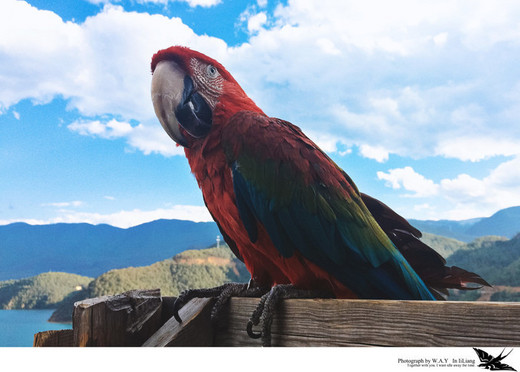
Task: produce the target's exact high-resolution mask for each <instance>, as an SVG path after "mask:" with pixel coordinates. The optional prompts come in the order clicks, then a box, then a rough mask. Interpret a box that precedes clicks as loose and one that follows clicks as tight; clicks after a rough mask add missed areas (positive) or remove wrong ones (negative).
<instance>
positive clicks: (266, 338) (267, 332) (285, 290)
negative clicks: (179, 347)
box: [246, 284, 333, 346]
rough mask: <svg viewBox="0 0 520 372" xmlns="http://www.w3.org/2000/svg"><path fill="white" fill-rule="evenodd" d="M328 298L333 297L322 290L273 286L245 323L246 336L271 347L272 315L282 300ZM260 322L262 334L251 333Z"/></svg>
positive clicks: (289, 285)
mask: <svg viewBox="0 0 520 372" xmlns="http://www.w3.org/2000/svg"><path fill="white" fill-rule="evenodd" d="M330 297H333V296H332V294H331V293H329V292H326V291H322V290H305V289H298V288H296V287H295V286H294V285H292V284H278V285H275V286H274V287H272V288H271V290H270V291H269V292H267V293H266V294H264V295H263V296H262V297H261V298H260V302H259V303H258V305H257V307H256V309H255V311H253V314H252V315H251V318H250V319H249V322H248V323H247V328H246V330H247V334H248V335H249V337H251V338H255V339H256V338H262V346H271V325H272V323H273V315H274V313H275V311H276V308H277V306H278V305H279V304H280V302H281V301H282V300H283V299H289V298H330ZM260 321H262V332H261V333H256V332H254V331H253V326H257V325H258V324H260Z"/></svg>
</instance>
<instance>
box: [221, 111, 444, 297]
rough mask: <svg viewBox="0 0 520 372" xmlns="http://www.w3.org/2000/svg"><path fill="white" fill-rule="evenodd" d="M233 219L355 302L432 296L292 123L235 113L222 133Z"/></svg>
mask: <svg viewBox="0 0 520 372" xmlns="http://www.w3.org/2000/svg"><path fill="white" fill-rule="evenodd" d="M222 145H223V148H224V151H225V153H226V158H227V161H228V163H229V165H230V167H231V172H232V175H233V188H234V192H235V198H236V204H237V207H238V211H239V214H240V218H241V220H242V222H243V224H244V227H245V228H246V230H247V232H248V235H249V238H250V239H251V241H253V242H255V241H256V239H257V236H258V227H257V226H258V225H257V224H261V225H263V227H264V228H265V230H266V231H267V233H268V234H269V236H270V238H271V241H272V242H273V244H274V246H275V247H276V248H277V250H278V252H279V253H280V255H281V256H282V257H291V256H292V255H293V254H295V252H299V253H300V254H301V255H302V256H303V257H304V258H306V259H307V260H309V261H311V262H312V263H314V264H316V265H318V266H319V267H321V268H322V269H324V270H326V271H327V272H328V273H330V274H332V275H333V276H334V277H335V278H336V279H338V280H339V281H340V282H342V283H343V284H344V285H345V286H346V287H347V288H349V289H351V290H352V291H354V292H355V293H356V294H357V295H358V296H359V297H361V298H394V299H428V300H431V299H434V298H433V296H432V294H431V293H430V292H429V291H428V289H427V288H426V286H425V284H424V283H423V282H422V280H421V279H420V278H419V277H418V275H417V274H416V273H415V271H414V270H413V269H412V268H411V266H410V265H409V263H408V262H407V261H406V260H405V259H404V257H403V256H402V255H401V253H400V252H399V251H398V250H397V249H396V247H395V246H394V245H393V243H392V242H391V241H390V239H389V238H388V236H387V235H386V234H385V232H384V231H383V230H382V229H381V228H380V227H379V225H378V224H377V222H376V221H375V219H374V218H373V217H372V215H371V214H370V212H369V211H368V209H367V207H366V206H365V204H364V203H363V201H362V198H361V196H360V194H359V192H358V190H357V188H356V186H355V185H354V183H353V182H352V180H350V178H349V177H348V175H346V174H345V173H344V172H343V171H342V170H341V169H340V168H339V167H338V166H337V165H336V164H335V163H334V162H333V161H332V160H331V159H330V158H329V157H328V156H327V155H326V154H325V153H324V152H323V151H321V150H320V149H319V148H318V147H317V146H316V145H315V144H314V143H313V142H312V141H311V140H310V139H308V138H307V137H306V136H305V135H304V134H303V133H302V132H301V130H300V129H299V128H298V127H296V126H294V125H292V124H291V123H288V122H285V121H282V120H279V119H274V118H269V117H267V116H265V115H262V114H258V113H254V112H248V111H242V112H239V113H237V114H235V115H234V116H233V117H232V118H231V119H230V121H229V122H228V125H226V126H225V127H224V128H223V129H222Z"/></svg>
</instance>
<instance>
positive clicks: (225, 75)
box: [151, 46, 262, 147]
mask: <svg viewBox="0 0 520 372" xmlns="http://www.w3.org/2000/svg"><path fill="white" fill-rule="evenodd" d="M151 90H152V102H153V107H154V110H155V114H156V115H157V117H158V119H159V121H160V122H161V125H162V127H163V128H164V130H165V131H166V133H168V135H169V136H170V137H171V138H172V139H173V140H174V141H175V142H176V143H178V144H179V145H181V146H184V147H191V145H193V144H194V143H196V142H197V141H198V140H201V139H203V138H205V137H206V136H208V135H209V134H210V133H211V132H212V130H214V127H215V126H218V125H223V124H224V123H225V121H226V120H225V119H229V117H231V116H232V115H233V114H234V113H236V112H238V111H241V110H252V111H257V112H262V111H261V110H260V109H259V108H258V107H257V106H256V105H255V104H254V102H253V101H252V100H251V99H250V98H249V97H248V96H247V95H246V93H245V92H244V91H243V90H242V88H241V87H240V85H239V84H238V83H237V82H236V81H235V79H234V78H233V76H231V74H230V73H229V72H228V71H227V70H226V69H225V68H224V66H222V65H221V64H220V63H218V62H217V61H215V60H214V59H212V58H210V57H208V56H206V55H204V54H202V53H199V52H196V51H194V50H191V49H189V48H186V47H182V46H173V47H170V48H168V49H163V50H160V51H158V52H157V53H156V54H154V56H153V57H152V89H151Z"/></svg>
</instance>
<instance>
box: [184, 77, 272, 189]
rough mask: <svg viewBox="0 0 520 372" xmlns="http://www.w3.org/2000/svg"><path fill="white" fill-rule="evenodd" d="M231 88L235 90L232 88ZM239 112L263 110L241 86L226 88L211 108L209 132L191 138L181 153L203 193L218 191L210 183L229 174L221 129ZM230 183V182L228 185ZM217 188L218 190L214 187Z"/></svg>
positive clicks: (217, 186)
mask: <svg viewBox="0 0 520 372" xmlns="http://www.w3.org/2000/svg"><path fill="white" fill-rule="evenodd" d="M233 89H234V90H233ZM241 111H253V112H257V113H259V114H260V115H265V114H264V112H263V111H262V110H261V109H260V108H259V107H258V106H257V105H256V104H255V103H254V102H253V100H252V99H251V98H249V97H248V96H247V95H246V94H245V93H244V91H243V90H242V89H241V88H240V86H238V85H237V86H236V87H233V88H232V89H227V91H226V93H223V94H222V95H221V97H220V99H219V101H218V103H217V105H216V106H215V108H214V110H213V116H212V121H213V125H212V128H211V131H210V132H209V134H208V135H207V136H206V137H204V138H202V139H199V140H197V141H194V142H193V143H192V145H191V146H190V147H189V148H185V149H184V152H185V154H186V158H187V159H188V162H189V164H190V168H191V171H192V173H193V174H194V176H195V178H196V179H197V182H198V184H199V187H200V188H201V189H202V192H203V194H206V193H214V192H217V193H218V192H221V191H222V190H220V187H222V186H224V185H222V184H220V185H212V183H213V182H216V183H218V182H217V181H215V180H219V181H220V180H221V179H222V178H223V177H225V176H227V175H228V174H230V172H229V167H228V164H227V160H226V156H225V154H224V149H223V148H222V143H221V138H222V132H223V131H224V130H225V128H226V126H227V124H228V122H229V120H230V119H231V117H232V116H233V115H235V114H236V113H238V112H241ZM227 186H229V185H227ZM215 188H217V189H218V190H216V189H215ZM231 189H232V187H231Z"/></svg>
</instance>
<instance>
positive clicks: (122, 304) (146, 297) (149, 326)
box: [72, 289, 162, 346]
mask: <svg viewBox="0 0 520 372" xmlns="http://www.w3.org/2000/svg"><path fill="white" fill-rule="evenodd" d="M161 309H162V299H161V294H160V290H158V289H154V290H134V291H128V292H125V293H122V294H120V295H116V296H103V297H97V298H92V299H88V300H84V301H80V302H76V303H75V304H74V312H73V317H72V324H73V333H74V346H140V345H141V344H142V343H143V342H144V341H145V340H146V339H148V338H149V337H150V336H151V335H152V334H153V333H154V332H155V331H156V330H157V329H158V328H159V327H160V325H161Z"/></svg>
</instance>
